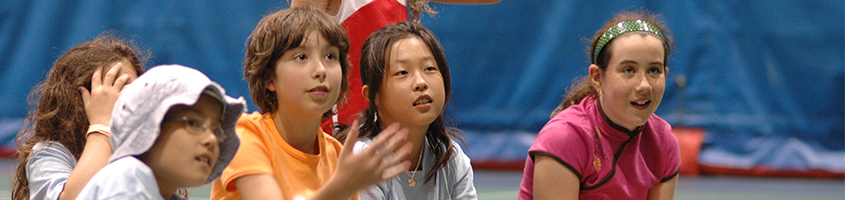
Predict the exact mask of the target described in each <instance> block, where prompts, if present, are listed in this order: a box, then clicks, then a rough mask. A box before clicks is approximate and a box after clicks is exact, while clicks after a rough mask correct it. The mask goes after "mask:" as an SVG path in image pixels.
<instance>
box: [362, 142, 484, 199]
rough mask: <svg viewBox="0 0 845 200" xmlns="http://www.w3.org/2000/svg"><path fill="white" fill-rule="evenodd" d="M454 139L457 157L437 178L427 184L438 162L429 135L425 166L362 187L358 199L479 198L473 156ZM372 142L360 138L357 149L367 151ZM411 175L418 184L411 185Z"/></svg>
mask: <svg viewBox="0 0 845 200" xmlns="http://www.w3.org/2000/svg"><path fill="white" fill-rule="evenodd" d="M451 142H452V147H454V148H455V153H454V154H453V155H454V157H453V158H452V159H451V160H449V162H448V163H447V164H446V166H444V167H441V168H440V170H438V171H437V178H436V179H435V180H432V181H431V182H428V183H425V175H426V174H428V171H429V170H430V169H431V165H432V163H434V162H435V161H434V153H433V152H432V151H431V146H430V145H429V143H428V138H426V140H425V148H423V149H424V151H423V158H422V163H421V164H420V165H422V170H421V171H416V172H412V171H409V172H408V173H402V174H400V175H399V176H397V177H395V178H393V179H389V180H386V181H384V182H382V183H380V184H378V185H375V186H371V187H369V188H367V189H364V190H361V191H359V192H358V198H360V199H361V200H367V199H379V200H382V199H384V200H443V199H452V200H458V199H478V194H477V193H476V191H475V184H473V172H472V166H471V165H470V160H469V157H467V155H466V154H464V151H463V150H462V149H461V147H460V146H458V144H457V143H456V142H455V141H451ZM370 143H372V139H370V138H364V139H359V140H358V141H357V142H355V147H354V148H353V152H354V153H360V152H362V151H364V149H366V148H369V147H370ZM409 174H414V182H416V185H415V186H414V187H411V186H409V184H408V179H410V178H411V176H409Z"/></svg>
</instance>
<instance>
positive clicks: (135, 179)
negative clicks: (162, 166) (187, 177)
mask: <svg viewBox="0 0 845 200" xmlns="http://www.w3.org/2000/svg"><path fill="white" fill-rule="evenodd" d="M76 199H86V200H88V199H91V200H99V199H138V200H153V199H157V200H164V198H163V197H162V196H161V192H159V190H158V184H157V183H156V178H155V175H154V174H153V170H152V169H150V167H148V166H147V165H146V164H144V162H141V160H138V159H137V158H135V157H133V156H127V157H123V158H120V159H117V160H115V161H114V162H112V163H109V165H106V167H104V168H103V169H100V171H99V172H97V174H96V175H94V177H92V178H91V180H90V181H88V184H87V185H85V188H84V189H82V192H80V193H79V196H77V197H76ZM170 199H171V200H174V199H182V198H181V197H179V196H177V195H175V194H174V195H172V196H171V197H170Z"/></svg>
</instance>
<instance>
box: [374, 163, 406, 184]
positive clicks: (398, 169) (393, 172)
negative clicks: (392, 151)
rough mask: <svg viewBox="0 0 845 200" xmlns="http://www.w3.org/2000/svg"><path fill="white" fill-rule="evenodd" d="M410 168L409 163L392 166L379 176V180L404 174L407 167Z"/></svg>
mask: <svg viewBox="0 0 845 200" xmlns="http://www.w3.org/2000/svg"><path fill="white" fill-rule="evenodd" d="M410 166H411V161H407V160H406V161H404V162H402V164H399V165H394V166H392V167H390V168H387V169H385V170H384V172H383V173H382V175H381V180H382V181H384V180H387V179H392V178H393V177H396V176H399V174H402V173H405V171H406V170H408V167H410Z"/></svg>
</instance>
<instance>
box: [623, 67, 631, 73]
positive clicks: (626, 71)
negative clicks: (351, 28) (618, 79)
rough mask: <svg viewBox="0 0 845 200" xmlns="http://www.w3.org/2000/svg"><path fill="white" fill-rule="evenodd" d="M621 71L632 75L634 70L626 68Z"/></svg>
mask: <svg viewBox="0 0 845 200" xmlns="http://www.w3.org/2000/svg"><path fill="white" fill-rule="evenodd" d="M622 71H623V72H625V73H628V74H632V73H634V68H631V67H628V68H625V69H622Z"/></svg>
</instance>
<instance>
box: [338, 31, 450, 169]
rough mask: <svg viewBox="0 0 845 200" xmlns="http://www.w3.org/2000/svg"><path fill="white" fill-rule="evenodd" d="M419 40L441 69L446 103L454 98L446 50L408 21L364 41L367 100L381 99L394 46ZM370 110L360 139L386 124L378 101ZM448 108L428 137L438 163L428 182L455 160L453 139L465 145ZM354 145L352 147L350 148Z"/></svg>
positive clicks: (342, 135) (343, 135)
mask: <svg viewBox="0 0 845 200" xmlns="http://www.w3.org/2000/svg"><path fill="white" fill-rule="evenodd" d="M411 37H417V38H419V39H420V40H422V41H423V43H425V44H426V45H427V46H428V48H429V49H430V50H431V55H432V56H434V60H435V62H436V63H437V66H438V67H439V68H440V73H441V75H442V76H443V86H444V90H445V91H446V102H449V98H450V97H451V95H452V79H451V77H450V75H449V64H448V63H446V55H445V54H444V53H443V46H441V45H440V42H439V41H438V40H437V37H435V36H434V33H432V32H431V31H430V30H428V29H426V28H425V27H423V26H422V25H421V24H420V23H417V22H413V21H405V22H401V23H399V24H395V25H390V26H386V27H384V28H381V29H379V30H377V31H376V32H373V34H371V35H370V36H369V37H367V40H366V41H364V46H363V48H362V50H361V65H360V66H361V82H363V84H364V85H367V86H369V90H368V91H369V94H368V96H367V97H366V98H367V99H375V98H376V95H378V93H379V91H380V89H381V87H382V81H384V77H385V76H384V72H385V71H386V70H387V67H389V66H387V62H388V60H389V56H390V55H388V52H390V46H391V45H393V43H396V42H397V41H399V40H402V39H406V38H411ZM368 104H369V107H368V108H367V109H366V110H364V111H363V113H362V114H361V116H360V117H359V118H358V121H359V122H360V123H361V128H360V131H361V133H360V135H359V137H371V138H372V137H375V136H376V135H378V133H379V132H381V131H382V129H383V128H384V127H383V124H381V123H380V122H378V121H377V120H376V118H377V117H376V114H377V113H378V107H377V106H376V104H375V101H369V102H368ZM445 110H446V108H445V107H444V109H443V111H441V114H440V115H439V116H438V117H437V119H435V120H434V122H432V123H431V124H430V125H429V126H428V130H427V131H426V133H425V137H426V138H427V139H428V142H429V143H430V145H429V146H431V148H432V149H431V150H432V151H433V152H434V156H435V158H434V160H435V162H434V163H433V164H432V165H431V170H429V171H428V173H427V174H426V175H425V182H426V183H427V182H429V181H431V180H433V179H436V176H437V171H438V170H440V168H442V167H444V166H446V164H447V163H448V162H449V160H450V159H452V157H454V156H455V147H454V145H453V144H452V140H451V138H450V137H455V138H457V139H458V140H461V142H463V138H461V137H460V136H459V135H458V132H459V131H458V129H456V128H453V127H447V126H446V123H445V122H446V121H448V118H447V117H446V116H444V115H443V112H445ZM348 131H349V129H345V130H344V131H342V132H341V133H339V134H338V135H337V137H338V140H340V141H344V140H345V138H346V135H347V132H348ZM346 145H352V144H346Z"/></svg>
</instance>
